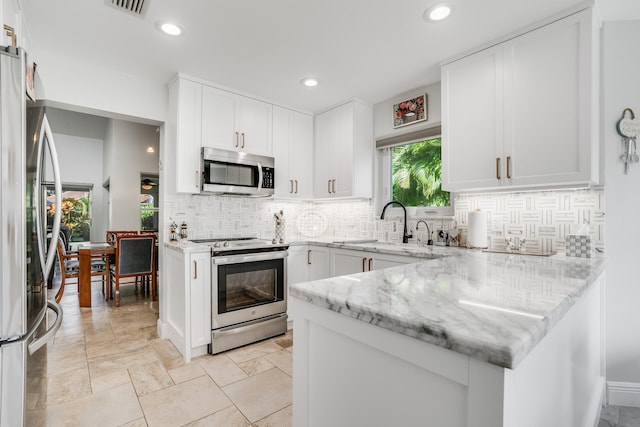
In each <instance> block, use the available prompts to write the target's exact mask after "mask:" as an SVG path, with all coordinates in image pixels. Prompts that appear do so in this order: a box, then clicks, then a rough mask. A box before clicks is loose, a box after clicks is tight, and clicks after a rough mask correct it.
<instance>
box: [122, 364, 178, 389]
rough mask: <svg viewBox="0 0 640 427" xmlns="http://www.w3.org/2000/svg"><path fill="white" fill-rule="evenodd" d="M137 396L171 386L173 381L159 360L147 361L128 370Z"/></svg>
mask: <svg viewBox="0 0 640 427" xmlns="http://www.w3.org/2000/svg"><path fill="white" fill-rule="evenodd" d="M129 375H130V376H131V381H133V387H134V388H135V389H136V394H137V395H138V396H143V395H145V394H149V393H152V392H154V391H158V390H162V389H163V388H167V387H171V386H172V385H173V384H174V383H173V380H172V379H171V377H170V376H169V374H168V373H167V371H165V369H164V368H163V367H162V364H161V363H160V362H153V363H147V364H144V365H141V366H138V367H136V368H135V369H131V370H129Z"/></svg>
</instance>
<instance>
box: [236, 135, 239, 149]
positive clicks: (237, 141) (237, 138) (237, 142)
mask: <svg viewBox="0 0 640 427" xmlns="http://www.w3.org/2000/svg"><path fill="white" fill-rule="evenodd" d="M239 143H240V133H238V132H236V148H238V144H239Z"/></svg>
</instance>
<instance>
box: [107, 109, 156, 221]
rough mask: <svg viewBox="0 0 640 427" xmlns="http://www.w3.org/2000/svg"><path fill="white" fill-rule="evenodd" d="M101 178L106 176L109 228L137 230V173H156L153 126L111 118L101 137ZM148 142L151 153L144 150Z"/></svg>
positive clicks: (154, 132) (154, 130) (138, 190)
mask: <svg viewBox="0 0 640 427" xmlns="http://www.w3.org/2000/svg"><path fill="white" fill-rule="evenodd" d="M105 144H106V146H107V150H105V165H106V169H105V179H106V178H109V208H108V211H109V221H108V229H110V230H139V229H140V174H158V170H159V168H158V159H159V157H158V153H159V145H158V144H159V134H158V132H157V127H156V126H149V125H142V124H139V123H133V122H128V121H123V120H111V123H110V124H109V127H108V130H107V136H106V137H105ZM149 145H151V146H153V148H154V150H155V151H154V153H147V151H146V150H147V147H148V146H149Z"/></svg>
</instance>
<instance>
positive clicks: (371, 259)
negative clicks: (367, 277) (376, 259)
mask: <svg viewBox="0 0 640 427" xmlns="http://www.w3.org/2000/svg"><path fill="white" fill-rule="evenodd" d="M371 261H373V258H369V271H371Z"/></svg>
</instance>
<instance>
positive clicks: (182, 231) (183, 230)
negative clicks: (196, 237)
mask: <svg viewBox="0 0 640 427" xmlns="http://www.w3.org/2000/svg"><path fill="white" fill-rule="evenodd" d="M188 236H189V235H188V233H187V223H186V222H185V221H182V224H181V225H180V238H181V239H182V240H187V237H188Z"/></svg>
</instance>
